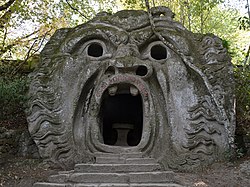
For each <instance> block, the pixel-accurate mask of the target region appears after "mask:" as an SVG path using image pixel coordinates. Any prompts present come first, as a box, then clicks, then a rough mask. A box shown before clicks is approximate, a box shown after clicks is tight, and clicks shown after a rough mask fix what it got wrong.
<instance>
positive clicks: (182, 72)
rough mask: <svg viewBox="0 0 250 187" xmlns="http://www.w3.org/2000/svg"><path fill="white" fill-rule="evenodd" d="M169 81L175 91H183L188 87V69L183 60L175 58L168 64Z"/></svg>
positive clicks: (169, 60) (168, 61)
mask: <svg viewBox="0 0 250 187" xmlns="http://www.w3.org/2000/svg"><path fill="white" fill-rule="evenodd" d="M166 66H167V71H168V79H169V83H170V85H171V87H172V88H173V89H175V90H182V89H184V88H185V87H186V86H187V83H188V82H187V69H186V67H185V65H184V64H183V62H182V61H181V60H177V59H174V58H171V59H168V60H167V62H166Z"/></svg>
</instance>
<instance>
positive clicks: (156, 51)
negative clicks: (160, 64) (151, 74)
mask: <svg viewBox="0 0 250 187" xmlns="http://www.w3.org/2000/svg"><path fill="white" fill-rule="evenodd" d="M150 55H151V57H152V58H153V59H154V60H164V59H166V58H167V56H168V55H167V49H166V47H165V46H163V45H162V44H156V45H154V46H152V47H151V49H150Z"/></svg>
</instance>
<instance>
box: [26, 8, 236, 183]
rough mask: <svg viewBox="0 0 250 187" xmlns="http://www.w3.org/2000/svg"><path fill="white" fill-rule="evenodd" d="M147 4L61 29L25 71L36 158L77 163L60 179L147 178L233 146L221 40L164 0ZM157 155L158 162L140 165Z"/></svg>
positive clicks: (228, 71)
mask: <svg viewBox="0 0 250 187" xmlns="http://www.w3.org/2000/svg"><path fill="white" fill-rule="evenodd" d="M151 13H152V20H151V21H150V19H149V16H148V13H147V12H145V11H134V10H124V11H120V12H117V13H115V14H113V15H110V14H108V13H102V14H99V15H97V16H96V17H95V18H94V19H93V20H91V21H89V22H87V23H84V24H82V25H79V26H77V27H75V28H66V29H60V30H58V31H57V32H56V33H55V34H54V35H53V36H52V37H51V39H50V41H49V42H48V43H47V45H46V46H45V48H44V49H43V51H42V53H41V61H40V64H39V66H38V68H37V69H36V71H34V73H33V74H32V75H31V78H32V82H31V85H30V91H29V96H30V100H29V109H28V110H27V115H28V122H29V131H30V134H31V136H32V138H33V139H34V141H35V142H36V144H37V146H38V148H39V153H40V155H41V157H42V158H44V159H45V160H47V161H50V162H51V163H53V164H58V165H60V166H62V167H65V168H67V169H70V168H72V167H73V166H74V165H75V164H76V166H75V167H76V169H75V171H74V172H73V174H71V173H69V174H66V175H63V176H64V177H65V181H63V182H64V183H66V182H69V183H70V182H78V183H81V182H84V180H87V183H88V182H90V181H91V180H92V179H93V180H94V178H95V179H100V178H101V179H100V180H99V182H101V180H105V179H106V177H107V176H108V177H107V178H112V179H114V180H113V182H114V183H117V180H118V179H117V178H120V179H121V180H122V181H123V183H125V181H127V182H129V183H136V184H135V185H139V184H137V183H140V182H141V181H142V180H146V179H149V181H147V182H148V183H149V184H148V185H150V180H153V179H154V178H159V180H161V179H163V180H165V179H166V178H167V177H168V176H169V175H170V173H169V172H168V171H169V170H170V169H172V168H174V169H179V170H192V169H194V168H198V167H202V166H204V165H205V166H206V165H209V164H210V163H212V162H214V161H215V160H219V159H223V158H224V157H225V156H226V154H228V152H230V150H231V149H232V148H233V145H234V130H235V111H234V98H233V87H234V81H233V74H232V73H233V71H232V65H231V63H230V57H229V56H228V54H227V51H226V49H225V48H224V47H223V45H222V42H221V40H220V39H219V38H218V37H216V36H214V35H212V34H207V35H200V34H194V33H191V32H190V31H188V30H187V29H185V28H184V27H183V26H182V25H181V24H180V23H178V22H176V21H174V20H173V13H172V11H171V10H169V9H168V8H166V7H155V8H152V9H151ZM152 23H153V25H152ZM105 154H109V156H108V157H107V156H104V157H102V156H101V155H105ZM117 154H119V155H128V154H129V155H130V156H128V158H127V159H123V158H122V157H116V155H117ZM114 155H115V156H114ZM142 158H143V159H142ZM155 160H156V161H157V163H158V164H160V166H161V168H162V171H150V168H146V167H149V166H145V165H144V164H154V163H153V162H152V161H155ZM96 162H97V163H96ZM157 163H156V164H157ZM78 164H90V165H88V167H90V168H91V169H94V168H96V167H100V168H102V167H104V166H97V165H91V164H109V166H107V167H109V168H110V169H112V167H113V166H111V165H112V164H130V165H124V170H125V168H126V169H127V170H129V169H130V167H132V166H131V165H132V164H140V166H138V167H139V168H136V169H137V170H139V169H143V168H144V169H145V171H138V172H139V173H138V172H134V171H133V172H132V173H131V172H128V173H126V174H121V173H119V172H118V171H119V169H120V168H121V166H120V165H116V167H113V168H116V169H114V171H116V172H115V173H111V174H109V173H104V172H103V173H102V172H100V173H98V172H95V177H94V178H91V176H92V175H91V176H89V175H88V174H87V173H85V172H83V173H81V172H78V170H77V166H79V165H78ZM150 167H156V165H154V166H150ZM81 169H82V168H81ZM81 169H80V170H81ZM148 170H149V171H148ZM165 171H167V172H165ZM123 172H125V171H123ZM148 172H149V173H148ZM60 176H62V175H60ZM118 176H119V177H118ZM137 179H138V181H137ZM60 180H62V179H60ZM106 182H107V183H108V182H112V181H106ZM153 182H155V181H153ZM63 185H64V184H63ZM84 185H85V184H84ZM123 185H127V184H123ZM159 185H161V184H159Z"/></svg>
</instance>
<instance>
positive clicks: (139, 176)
mask: <svg viewBox="0 0 250 187" xmlns="http://www.w3.org/2000/svg"><path fill="white" fill-rule="evenodd" d="M52 186H54V187H62V186H63V187H128V186H129V187H170V186H172V187H181V186H180V185H178V184H175V176H174V172H172V171H162V170H161V166H160V165H159V164H158V163H157V162H156V160H154V159H153V158H149V157H143V155H142V154H140V153H133V154H122V155H120V154H110V153H98V154H96V163H94V164H76V165H75V167H74V170H71V171H64V172H59V173H58V175H52V176H50V177H49V178H48V182H43V183H35V184H34V187H52Z"/></svg>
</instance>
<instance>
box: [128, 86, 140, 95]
mask: <svg viewBox="0 0 250 187" xmlns="http://www.w3.org/2000/svg"><path fill="white" fill-rule="evenodd" d="M130 93H131V95H132V96H137V95H138V93H139V91H138V89H137V88H136V87H134V86H130Z"/></svg>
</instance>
